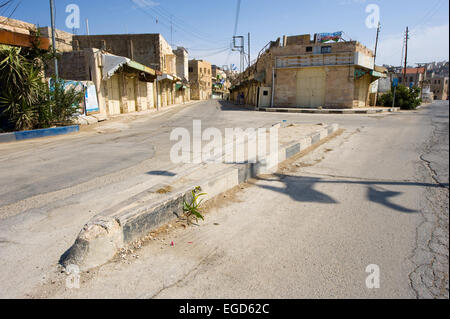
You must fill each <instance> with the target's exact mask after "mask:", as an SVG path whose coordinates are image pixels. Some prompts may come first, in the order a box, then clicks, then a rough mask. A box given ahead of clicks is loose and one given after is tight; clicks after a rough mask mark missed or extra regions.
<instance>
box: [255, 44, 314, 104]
mask: <svg viewBox="0 0 450 319" xmlns="http://www.w3.org/2000/svg"><path fill="white" fill-rule="evenodd" d="M311 49H312V48H311ZM263 95H264V96H269V91H264V92H263Z"/></svg>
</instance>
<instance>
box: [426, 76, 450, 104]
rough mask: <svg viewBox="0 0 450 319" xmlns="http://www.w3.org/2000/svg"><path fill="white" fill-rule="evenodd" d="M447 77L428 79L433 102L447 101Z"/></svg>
mask: <svg viewBox="0 0 450 319" xmlns="http://www.w3.org/2000/svg"><path fill="white" fill-rule="evenodd" d="M448 80H449V78H448V77H434V78H432V79H430V83H431V84H430V85H431V92H432V93H433V97H434V99H435V100H447V99H448Z"/></svg>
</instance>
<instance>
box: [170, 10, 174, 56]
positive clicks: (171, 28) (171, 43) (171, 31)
mask: <svg viewBox="0 0 450 319" xmlns="http://www.w3.org/2000/svg"><path fill="white" fill-rule="evenodd" d="M170 46H171V47H172V48H173V23H172V16H170Z"/></svg>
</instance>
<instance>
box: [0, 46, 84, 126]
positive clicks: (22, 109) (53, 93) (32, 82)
mask: <svg viewBox="0 0 450 319" xmlns="http://www.w3.org/2000/svg"><path fill="white" fill-rule="evenodd" d="M36 52H37V51H35V52H34V54H30V51H29V52H22V49H20V48H14V47H9V46H0V88H1V89H0V129H1V130H3V131H11V130H28V129H35V128H45V127H50V126H53V125H65V124H67V123H69V122H70V121H71V120H72V118H73V116H74V115H75V114H76V113H77V111H78V106H79V104H80V102H81V101H82V99H83V92H77V91H76V89H75V88H66V87H65V85H64V81H61V80H60V81H53V83H54V85H52V88H51V89H49V87H48V85H47V83H46V82H45V81H44V79H43V77H42V75H41V74H42V67H41V65H43V63H42V62H43V60H44V59H45V58H46V57H45V56H44V55H42V57H39V52H37V53H36Z"/></svg>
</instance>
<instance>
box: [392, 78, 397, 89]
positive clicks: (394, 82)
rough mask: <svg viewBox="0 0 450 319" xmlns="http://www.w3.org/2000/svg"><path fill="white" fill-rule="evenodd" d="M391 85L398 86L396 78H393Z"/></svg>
mask: <svg viewBox="0 0 450 319" xmlns="http://www.w3.org/2000/svg"><path fill="white" fill-rule="evenodd" d="M392 86H393V87H395V88H396V87H397V86H398V78H395V79H394V80H393V81H392Z"/></svg>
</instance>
